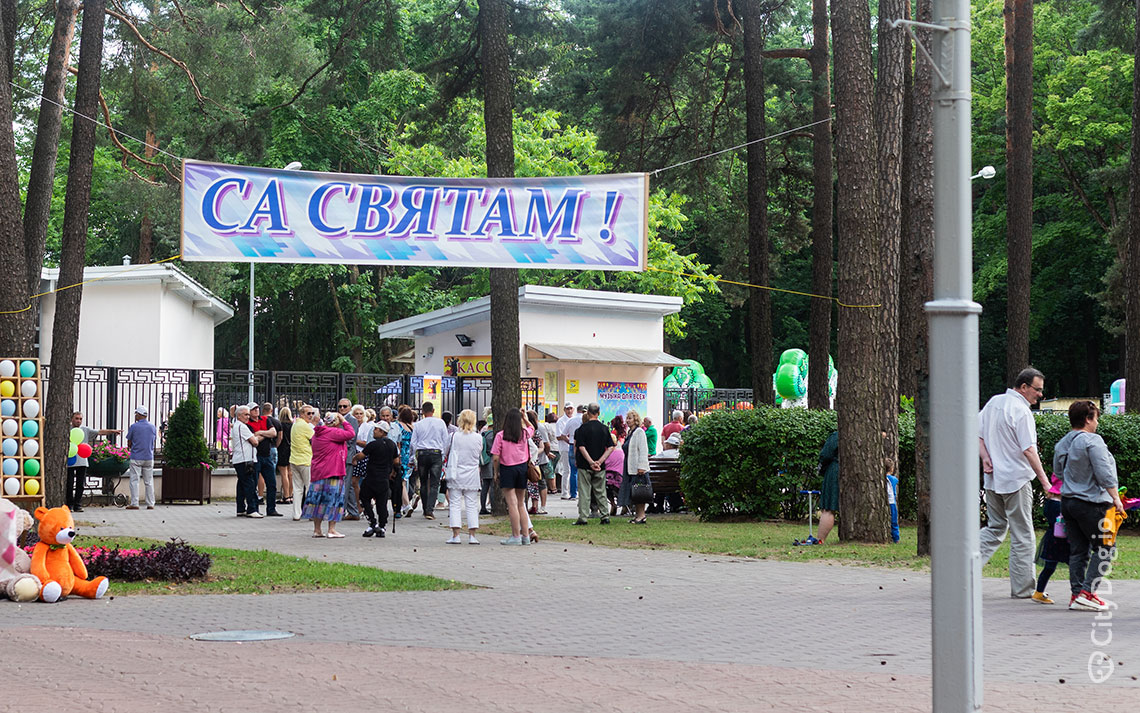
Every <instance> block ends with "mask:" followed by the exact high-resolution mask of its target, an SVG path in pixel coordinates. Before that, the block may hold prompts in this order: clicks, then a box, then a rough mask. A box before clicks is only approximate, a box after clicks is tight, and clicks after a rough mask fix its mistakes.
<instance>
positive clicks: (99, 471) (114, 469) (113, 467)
mask: <svg viewBox="0 0 1140 713" xmlns="http://www.w3.org/2000/svg"><path fill="white" fill-rule="evenodd" d="M130 467H131V462H130V461H126V460H125V461H123V462H122V463H120V462H118V461H117V460H115V459H114V458H104V459H103V460H93V461H88V465H87V472H88V473H89V474H91V475H103V476H107V475H112V476H114V475H122V474H123V473H126V472H127V469H128V468H130Z"/></svg>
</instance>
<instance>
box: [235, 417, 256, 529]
mask: <svg viewBox="0 0 1140 713" xmlns="http://www.w3.org/2000/svg"><path fill="white" fill-rule="evenodd" d="M260 442H261V439H260V438H258V437H257V436H255V435H254V434H253V430H252V429H251V428H250V427H249V406H238V407H237V409H236V410H235V412H234V422H233V425H232V426H231V427H230V448H232V449H233V458H232V459H231V460H230V462H231V463H233V466H234V470H236V471H237V481H238V482H237V515H238V517H254V518H257V517H261V513H259V512H258V511H257V444H258V443H260Z"/></svg>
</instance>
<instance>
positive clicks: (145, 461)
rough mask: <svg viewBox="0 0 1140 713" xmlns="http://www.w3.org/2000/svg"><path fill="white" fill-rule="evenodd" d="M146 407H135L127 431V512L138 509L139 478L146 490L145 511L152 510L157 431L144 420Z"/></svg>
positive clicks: (151, 424)
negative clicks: (133, 418)
mask: <svg viewBox="0 0 1140 713" xmlns="http://www.w3.org/2000/svg"><path fill="white" fill-rule="evenodd" d="M146 417H147V410H146V406H135V422H134V423H132V424H131V427H130V428H128V429H127V448H129V449H130V450H131V470H130V474H131V504H130V505H128V506H127V509H128V510H138V509H139V476H140V475H141V476H142V479H143V485H144V486H145V488H146V509H147V510H154V442H155V440H156V439H157V438H158V429H156V428H155V427H154V424H153V423H151V422H150V421H148V420H146Z"/></svg>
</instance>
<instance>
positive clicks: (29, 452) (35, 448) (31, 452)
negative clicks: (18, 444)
mask: <svg viewBox="0 0 1140 713" xmlns="http://www.w3.org/2000/svg"><path fill="white" fill-rule="evenodd" d="M23 450H24V455H26V456H27V457H29V458H31V457H33V456H35V455H36V454H37V453H39V452H40V442H39V441H37V440H35V439H34V438H32V439H28V440H26V441H24V445H23Z"/></svg>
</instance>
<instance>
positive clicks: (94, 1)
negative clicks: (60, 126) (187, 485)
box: [44, 0, 105, 507]
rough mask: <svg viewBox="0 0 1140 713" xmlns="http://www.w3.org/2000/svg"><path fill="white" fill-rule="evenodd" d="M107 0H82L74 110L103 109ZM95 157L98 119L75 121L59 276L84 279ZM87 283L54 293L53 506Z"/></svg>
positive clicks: (48, 465)
mask: <svg viewBox="0 0 1140 713" xmlns="http://www.w3.org/2000/svg"><path fill="white" fill-rule="evenodd" d="M103 9H104V0H86V2H84V5H83V33H82V36H81V38H80V41H79V78H78V80H77V82H76V88H75V112H76V114H79V115H83V116H95V115H96V114H97V113H98V111H99V78H100V65H101V62H102V59H103V24H104V20H105V14H104V11H103ZM94 161H95V124H94V123H92V122H90V121H76V122H75V124H74V125H73V127H72V130H71V158H70V163H69V164H68V167H67V192H66V194H65V198H64V210H63V236H62V245H63V248H62V251H61V254H60V263H59V282H60V284H62V285H72V284H78V283H80V282H82V281H83V263H84V258H85V256H86V252H87V211H88V208H89V206H90V204H91V173H92V169H93V166H94ZM82 299H83V287H82V286H79V287H75V288H72V289H69V290H63V291H62V292H59V293H57V295H56V309H55V324H54V325H53V327H52V347H51V380H52V383H53V384H55V387H53V388H50V389H48V393H47V417H46V419H45V421H46V424H47V425H46V427H45V433H44V450H45V452H46V453H47V454H49V455H50V457H48V458H45V459H44V468H45V477H44V494H45V497H46V498H47V503H48V505H49V506H50V507H57V506H59V505H62V504H63V503H64V501H65V500H66V488H67V463H66V458H67V448H68V438H67V433H68V430H70V427H71V426H70V424H71V411H72V398H73V396H72V391H71V388H70V386H69V385H70V384H71V383H72V381H73V380H74V378H75V351H76V348H77V347H78V345H79V310H80V305H81V302H82Z"/></svg>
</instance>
